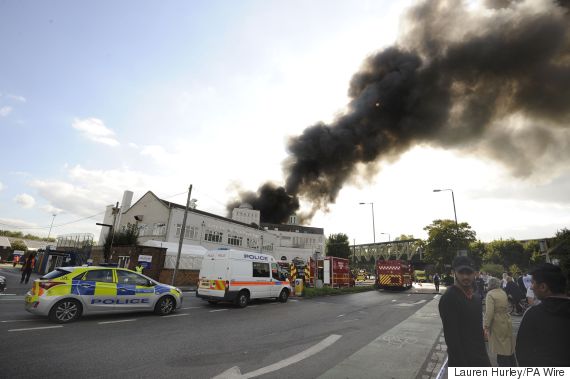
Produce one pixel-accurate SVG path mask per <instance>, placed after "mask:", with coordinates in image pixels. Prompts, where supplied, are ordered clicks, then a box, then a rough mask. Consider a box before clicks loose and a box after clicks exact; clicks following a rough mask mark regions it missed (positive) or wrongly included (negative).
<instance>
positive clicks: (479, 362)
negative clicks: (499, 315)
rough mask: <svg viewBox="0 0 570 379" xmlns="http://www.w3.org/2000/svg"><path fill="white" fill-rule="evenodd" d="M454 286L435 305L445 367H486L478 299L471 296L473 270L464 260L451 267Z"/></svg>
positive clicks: (487, 360) (457, 259) (454, 262)
mask: <svg viewBox="0 0 570 379" xmlns="http://www.w3.org/2000/svg"><path fill="white" fill-rule="evenodd" d="M452 267H453V270H454V272H455V279H456V283H457V284H454V285H452V286H449V287H448V288H447V291H445V293H444V294H443V296H442V297H441V299H440V301H439V315H440V317H441V321H442V322H443V335H444V337H445V343H446V344H447V354H448V364H449V367H490V366H491V362H490V361H489V356H488V355H487V351H486V349H485V340H484V335H483V333H484V331H483V310H482V305H481V298H480V297H479V296H474V293H473V292H474V291H473V282H474V281H475V267H474V264H473V261H472V260H471V259H470V258H468V257H456V258H455V259H454V260H453V263H452Z"/></svg>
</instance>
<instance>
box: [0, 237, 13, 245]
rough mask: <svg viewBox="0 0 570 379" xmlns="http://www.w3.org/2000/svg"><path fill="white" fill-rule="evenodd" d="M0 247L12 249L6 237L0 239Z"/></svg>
mask: <svg viewBox="0 0 570 379" xmlns="http://www.w3.org/2000/svg"><path fill="white" fill-rule="evenodd" d="M0 247H12V245H11V244H10V240H9V239H8V237H0Z"/></svg>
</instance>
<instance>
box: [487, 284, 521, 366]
mask: <svg viewBox="0 0 570 379" xmlns="http://www.w3.org/2000/svg"><path fill="white" fill-rule="evenodd" d="M500 286H501V281H500V280H499V279H497V278H491V279H489V287H488V292H487V296H486V298H485V316H484V317H483V326H484V328H485V335H486V336H487V338H488V340H489V350H490V351H491V352H493V353H495V354H497V364H498V365H499V366H500V367H515V366H516V360H515V355H514V354H515V339H514V337H513V323H512V320H511V315H509V312H508V305H509V300H508V298H507V294H506V293H505V291H503V290H502V289H501V288H499V287H500Z"/></svg>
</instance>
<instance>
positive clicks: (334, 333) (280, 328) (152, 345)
mask: <svg viewBox="0 0 570 379" xmlns="http://www.w3.org/2000/svg"><path fill="white" fill-rule="evenodd" d="M6 272H7V270H0V275H5V276H6ZM16 287H17V286H16ZM12 288H13V290H12V292H22V291H17V290H15V287H14V286H13V287H12ZM6 292H7V293H10V289H8V290H7V291H6ZM416 292H417V291H416ZM424 292H425V293H411V292H410V291H407V292H384V291H371V292H364V293H359V294H352V295H342V296H329V297H321V298H314V299H303V298H290V300H289V301H288V302H287V303H284V304H282V303H279V302H275V301H257V302H254V303H253V304H250V305H249V306H248V307H247V308H244V309H240V308H236V307H234V306H231V305H229V304H218V305H215V306H212V305H209V304H208V303H206V302H204V301H202V300H200V299H198V298H196V297H195V295H194V293H185V294H184V302H183V305H182V309H180V310H178V311H177V312H176V313H174V314H172V315H169V316H165V317H159V316H155V315H153V314H150V313H123V314H113V315H98V316H89V317H84V318H82V319H81V320H79V321H77V322H75V323H72V324H68V325H58V324H53V323H51V322H49V321H48V320H47V318H44V317H39V316H34V315H32V314H29V313H27V312H26V311H25V310H24V300H23V296H22V294H21V293H20V294H19V293H16V294H13V295H3V296H0V341H1V342H0V343H1V347H2V348H1V349H0V351H2V353H1V356H0V372H1V373H2V375H1V376H2V377H18V378H33V377H42V378H56V377H57V378H61V377H85V378H98V377H105V378H108V377H110V378H114V377H137V378H156V377H160V378H212V377H216V376H217V377H219V378H220V377H225V378H230V377H232V378H239V377H259V378H290V377H296V378H315V377H319V376H323V377H338V376H340V375H348V374H345V373H346V372H348V371H346V370H354V369H355V368H354V367H353V366H355V364H354V362H360V363H358V364H356V366H358V367H356V369H357V370H359V371H358V372H359V373H360V374H358V375H363V376H362V377H378V378H380V377H390V376H393V375H391V374H389V373H387V372H378V370H379V369H380V368H379V367H380V366H379V365H384V366H385V367H387V370H390V367H394V370H398V369H400V370H402V369H407V371H400V373H405V375H406V376H407V377H425V373H424V375H421V373H422V371H421V370H422V368H423V369H425V367H426V363H427V361H428V359H429V357H430V354H431V352H432V350H433V346H435V344H436V342H437V340H439V335H440V329H441V324H440V322H439V319H438V318H437V315H434V309H435V310H436V309H437V299H434V294H433V293H432V291H431V290H427V291H424ZM436 298H437V296H436ZM434 306H435V307H434ZM435 312H436V313H437V311H435ZM434 316H436V317H435V318H434ZM406 320H409V321H406ZM418 320H419V321H418ZM423 320H426V324H425V325H422V323H423ZM403 321H405V322H403ZM428 322H431V323H432V324H431V325H432V326H429V325H428ZM438 322H439V323H438ZM434 326H435V327H434ZM438 327H439V329H438ZM434 329H435V330H434ZM394 333H395V334H394ZM426 333H427V334H426ZM420 348H421V350H417V349H420ZM414 349H416V350H414ZM414 351H416V352H419V355H418V354H416V353H414ZM367 362H368V363H367ZM412 366H413V367H412ZM339 370H340V371H339ZM343 370H344V371H343ZM396 372H397V371H396ZM352 375H354V374H352ZM352 377H354V376H352ZM398 377H401V376H398ZM428 377H429V376H428Z"/></svg>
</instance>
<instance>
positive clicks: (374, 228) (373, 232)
mask: <svg viewBox="0 0 570 379" xmlns="http://www.w3.org/2000/svg"><path fill="white" fill-rule="evenodd" d="M359 204H360V205H365V204H370V205H371V206H372V240H373V241H374V243H376V227H375V226H374V203H359Z"/></svg>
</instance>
